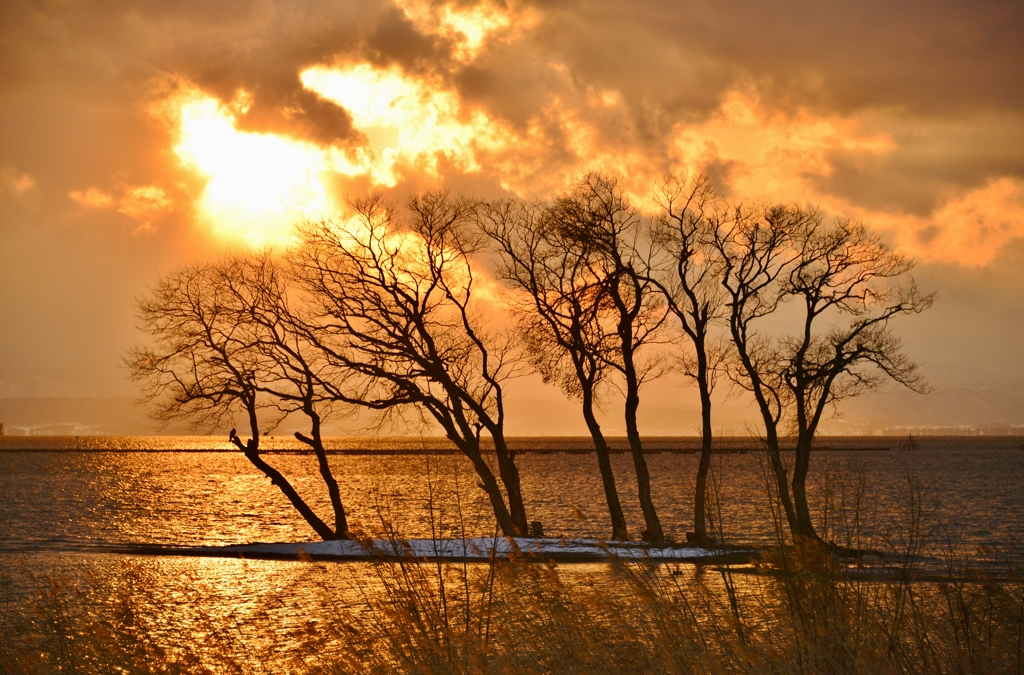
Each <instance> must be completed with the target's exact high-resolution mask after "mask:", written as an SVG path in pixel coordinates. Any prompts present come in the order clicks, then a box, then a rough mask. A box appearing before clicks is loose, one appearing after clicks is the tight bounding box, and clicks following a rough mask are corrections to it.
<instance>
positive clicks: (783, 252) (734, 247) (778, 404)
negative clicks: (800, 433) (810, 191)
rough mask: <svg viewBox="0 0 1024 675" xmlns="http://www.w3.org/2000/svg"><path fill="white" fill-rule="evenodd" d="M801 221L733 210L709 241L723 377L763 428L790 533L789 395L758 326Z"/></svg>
mask: <svg viewBox="0 0 1024 675" xmlns="http://www.w3.org/2000/svg"><path fill="white" fill-rule="evenodd" d="M805 218H806V214H804V213H802V212H801V211H799V210H794V209H788V208H785V207H766V208H763V209H755V210H750V211H748V210H744V209H743V208H742V207H737V208H735V209H734V210H733V212H732V213H731V214H730V216H729V217H728V218H726V219H724V220H723V221H722V222H721V223H720V224H719V227H718V228H717V229H716V231H715V232H714V237H713V239H712V242H713V245H714V248H715V251H716V252H717V254H718V257H719V263H720V264H721V271H720V273H719V278H720V281H721V283H722V287H723V288H724V289H725V293H726V307H727V320H728V323H729V334H730V336H731V338H732V342H733V347H734V348H735V352H734V359H733V360H732V361H731V362H729V363H728V366H729V367H728V374H729V377H730V379H731V380H732V381H733V382H734V383H735V384H736V385H738V386H739V387H741V388H743V389H746V390H747V391H749V392H750V393H751V394H752V395H753V397H754V401H755V402H756V403H757V407H758V411H759V413H760V415H761V422H762V424H763V425H764V437H763V438H762V441H763V442H764V445H765V449H766V450H767V452H768V457H769V462H770V464H771V468H772V473H773V474H774V476H775V487H776V489H777V491H778V498H779V503H780V504H781V505H782V508H783V511H784V512H785V514H786V520H787V522H788V523H789V527H790V531H791V532H794V533H796V532H797V531H798V527H799V526H798V523H797V518H796V511H795V509H794V507H793V500H792V498H791V497H790V492H789V480H788V476H787V469H786V467H785V465H784V464H783V462H782V456H781V452H780V448H779V431H780V428H779V427H780V425H781V424H782V418H783V415H784V414H785V412H786V405H787V400H788V399H787V397H788V394H789V392H788V390H787V389H786V387H785V385H784V383H783V382H781V379H780V369H779V363H780V361H781V356H780V354H779V350H778V345H777V344H776V342H775V341H774V340H773V339H772V338H771V337H770V336H768V335H764V334H762V333H760V332H759V331H758V327H759V325H760V323H761V320H763V319H764V318H765V317H768V316H770V315H772V314H773V313H774V312H775V311H776V310H777V309H778V308H779V305H780V304H781V303H782V301H783V299H784V295H783V293H782V287H781V280H782V279H784V278H785V274H786V273H787V272H788V270H789V269H790V267H791V266H792V264H793V262H794V261H795V260H796V254H795V253H794V252H793V250H792V247H791V242H792V233H793V232H794V231H795V230H796V229H797V228H799V227H801V226H802V225H803V221H804V219H805Z"/></svg>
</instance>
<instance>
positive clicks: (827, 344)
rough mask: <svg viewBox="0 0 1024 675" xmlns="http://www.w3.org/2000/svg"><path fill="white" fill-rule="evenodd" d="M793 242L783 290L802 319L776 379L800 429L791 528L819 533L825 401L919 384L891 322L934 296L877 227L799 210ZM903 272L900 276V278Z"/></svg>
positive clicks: (786, 345) (924, 305)
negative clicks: (819, 450)
mask: <svg viewBox="0 0 1024 675" xmlns="http://www.w3.org/2000/svg"><path fill="white" fill-rule="evenodd" d="M797 220H798V222H799V223H800V227H798V228H796V229H795V230H794V231H793V233H792V234H793V236H794V248H795V249H796V250H797V251H798V252H799V255H798V257H797V258H796V260H795V261H794V262H793V264H792V267H791V268H790V270H789V273H788V275H787V277H786V279H785V283H784V286H783V288H782V293H783V295H784V296H785V297H786V298H791V299H792V300H794V301H795V302H796V303H797V304H798V305H799V306H800V310H801V314H802V320H803V321H802V324H803V325H802V326H801V327H800V332H799V333H798V334H796V335H795V336H791V337H785V338H783V339H782V344H781V348H782V357H783V360H782V362H781V366H782V378H781V379H782V381H783V382H784V383H785V385H786V387H787V388H788V389H789V393H790V395H791V398H792V402H793V407H794V418H795V419H794V426H795V428H796V432H797V442H796V460H795V463H794V467H793V481H792V487H793V502H794V505H795V507H796V517H797V532H798V534H799V535H801V536H803V537H810V538H817V534H816V532H815V530H814V526H813V524H812V522H811V514H810V510H809V509H808V505H807V485H806V484H807V473H808V470H809V467H810V458H811V451H812V449H813V443H814V435H815V433H816V432H817V429H818V425H819V423H820V422H821V419H822V416H823V414H824V413H825V411H826V409H828V408H829V407H830V406H835V405H836V404H838V403H839V402H840V401H842V400H843V399H846V398H850V397H852V396H857V395H858V394H861V393H863V392H865V391H869V390H871V389H875V388H877V387H879V386H880V385H882V384H883V383H884V382H886V381H887V380H893V381H895V382H897V383H899V384H901V385H904V386H906V387H908V388H910V389H913V390H916V391H923V390H924V385H923V382H922V381H921V379H920V376H919V375H918V373H917V364H915V363H914V362H912V361H911V360H910V359H908V358H907V356H906V355H905V354H904V353H903V349H902V343H901V341H900V339H899V338H898V337H896V336H895V335H894V334H893V332H892V328H891V326H890V323H891V320H892V319H893V318H894V317H896V316H898V315H900V314H916V313H920V312H922V311H924V310H925V309H927V308H928V307H930V306H931V304H932V302H933V300H934V298H935V294H934V293H932V294H929V295H922V294H921V293H920V291H919V290H918V289H917V286H916V284H915V283H914V280H913V279H912V278H909V277H908V276H907V274H908V272H909V271H910V270H911V269H912V268H913V262H912V261H910V260H908V259H906V258H904V257H902V256H899V255H897V254H895V253H893V252H892V251H890V250H889V249H888V248H887V247H886V246H885V244H884V243H883V242H882V241H881V239H880V238H879V237H878V235H876V234H873V233H871V232H870V231H868V229H867V228H866V227H865V226H864V225H863V224H862V223H858V222H854V221H850V220H836V221H826V220H825V219H824V218H823V217H822V215H821V214H820V213H818V212H816V211H804V212H802V213H801V214H800V216H799V217H798V219H797ZM901 280H902V281H901Z"/></svg>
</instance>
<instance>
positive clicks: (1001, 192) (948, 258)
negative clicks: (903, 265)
mask: <svg viewBox="0 0 1024 675" xmlns="http://www.w3.org/2000/svg"><path fill="white" fill-rule="evenodd" d="M875 221H876V222H878V223H880V224H885V225H888V227H890V228H893V229H895V230H896V244H897V246H898V247H899V249H900V250H901V251H903V252H905V253H907V254H909V255H912V256H914V257H916V258H918V259H920V260H922V261H925V262H942V263H954V264H959V265H968V266H975V267H980V266H983V265H987V264H988V263H989V262H991V261H992V259H993V258H995V256H996V255H997V254H998V253H999V251H1000V250H1001V249H1002V248H1003V247H1004V246H1006V245H1007V244H1009V243H1010V242H1012V241H1014V240H1016V239H1021V238H1024V179H1021V178H1016V177H1010V176H1003V177H999V178H992V179H990V180H989V181H988V182H987V183H986V184H985V185H984V186H982V187H978V188H975V189H973V190H969V191H966V192H963V193H961V194H957V195H954V196H951V197H950V198H949V199H948V200H946V201H945V202H944V203H943V204H942V205H941V206H939V207H938V208H937V209H935V211H934V212H932V214H931V216H930V217H927V218H920V217H903V218H900V217H899V216H892V215H888V214H877V215H876V216H875Z"/></svg>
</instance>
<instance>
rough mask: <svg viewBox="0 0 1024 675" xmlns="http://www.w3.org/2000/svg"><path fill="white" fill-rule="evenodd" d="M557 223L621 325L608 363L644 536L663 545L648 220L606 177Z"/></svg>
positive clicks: (581, 191)
mask: <svg viewBox="0 0 1024 675" xmlns="http://www.w3.org/2000/svg"><path fill="white" fill-rule="evenodd" d="M550 217H551V218H552V220H553V223H554V227H555V228H556V229H557V231H558V233H559V236H561V237H564V238H565V239H567V240H568V241H570V242H573V245H574V246H576V247H578V248H579V249H580V250H581V251H583V262H584V263H585V265H586V269H585V274H586V275H587V276H588V277H589V278H591V279H593V282H594V284H596V285H597V286H598V288H600V290H601V294H600V300H599V301H598V305H599V306H600V307H601V308H602V311H603V308H604V306H605V305H606V306H607V308H608V310H607V311H608V314H609V315H610V316H609V319H610V321H611V322H612V323H613V325H614V330H615V334H616V339H617V343H616V350H615V352H614V354H611V353H609V358H607V360H606V361H605V362H606V363H607V365H608V366H609V367H611V368H612V369H613V370H615V371H617V372H618V373H619V375H620V376H621V377H622V380H623V386H622V389H623V392H622V393H623V394H624V397H625V405H624V409H623V412H624V417H625V422H626V436H627V438H628V439H629V447H630V451H631V453H632V455H633V466H634V468H635V470H636V478H637V488H638V493H639V498H640V508H641V510H642V511H643V515H644V522H645V524H646V526H647V529H646V531H645V532H644V538H645V539H647V540H649V541H654V542H660V541H664V539H665V533H664V531H663V530H662V527H661V522H660V520H659V519H658V513H657V510H656V509H655V507H654V501H653V500H652V498H651V479H650V472H649V471H648V469H647V461H646V459H644V454H643V444H642V442H641V438H640V430H639V427H638V425H637V410H638V409H639V407H640V388H641V386H642V385H643V383H644V382H645V381H646V380H648V379H650V378H651V377H653V376H654V375H656V374H657V367H658V363H657V361H656V359H653V358H645V356H644V353H643V352H644V347H645V346H646V345H648V344H650V343H651V342H653V341H654V339H655V338H656V336H657V334H658V331H659V329H661V327H662V326H663V325H664V322H665V319H666V312H665V308H664V302H663V298H662V295H661V294H660V293H659V292H658V289H657V288H656V287H655V285H654V284H653V283H652V282H651V257H652V255H653V254H652V252H651V251H650V250H647V251H644V250H642V248H641V244H642V242H641V237H642V234H643V227H642V218H641V216H640V214H639V212H638V211H637V210H636V209H635V208H634V207H633V206H632V205H631V204H630V202H629V200H628V199H627V197H626V195H625V194H624V192H623V189H622V186H621V184H620V182H619V180H618V179H617V178H615V177H612V176H607V175H602V174H588V175H587V176H584V177H583V178H582V179H580V180H579V181H577V182H576V184H575V185H574V186H573V188H572V189H571V190H570V191H569V192H566V193H564V194H562V195H560V196H559V197H558V198H557V199H555V201H554V204H553V205H552V207H551V209H550ZM648 243H649V242H648Z"/></svg>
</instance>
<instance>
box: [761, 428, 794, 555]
mask: <svg viewBox="0 0 1024 675" xmlns="http://www.w3.org/2000/svg"><path fill="white" fill-rule="evenodd" d="M765 445H767V447H768V459H769V461H770V462H771V466H772V473H774V474H775V487H776V489H777V491H778V493H779V503H781V504H782V510H783V511H784V512H785V514H786V523H787V524H788V525H789V531H790V532H791V533H792V534H793V535H794V536H797V534H798V533H799V531H800V524H799V523H798V522H797V518H796V510H795V509H794V508H793V500H792V499H790V497H789V481H788V480H787V478H786V468H785V467H784V466H783V465H782V457H781V454H780V452H779V437H778V435H777V434H776V432H775V430H774V428H771V429H770V430H769V431H768V434H767V438H766V439H765Z"/></svg>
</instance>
